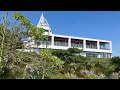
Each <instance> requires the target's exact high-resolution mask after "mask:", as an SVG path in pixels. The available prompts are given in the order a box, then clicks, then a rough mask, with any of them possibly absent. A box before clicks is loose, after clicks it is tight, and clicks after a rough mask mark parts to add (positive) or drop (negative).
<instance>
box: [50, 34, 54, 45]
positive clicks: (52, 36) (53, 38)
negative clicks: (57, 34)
mask: <svg viewBox="0 0 120 90" xmlns="http://www.w3.org/2000/svg"><path fill="white" fill-rule="evenodd" d="M51 45H52V46H54V36H52V44H51Z"/></svg>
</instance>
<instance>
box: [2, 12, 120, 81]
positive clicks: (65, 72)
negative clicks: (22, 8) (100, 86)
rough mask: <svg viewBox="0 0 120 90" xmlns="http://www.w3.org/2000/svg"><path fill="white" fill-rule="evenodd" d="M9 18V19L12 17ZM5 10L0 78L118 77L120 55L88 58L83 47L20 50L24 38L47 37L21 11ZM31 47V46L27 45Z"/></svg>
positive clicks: (37, 38) (22, 46) (41, 38)
mask: <svg viewBox="0 0 120 90" xmlns="http://www.w3.org/2000/svg"><path fill="white" fill-rule="evenodd" d="M11 18H12V19H11ZM11 18H10V19H9V18H8V12H6V13H5V16H3V17H1V18H0V79H118V78H119V77H118V76H119V75H118V72H119V69H120V57H117V56H116V57H113V58H109V59H98V58H88V57H83V56H81V55H79V53H80V52H81V51H82V50H79V49H77V48H69V49H68V50H51V49H47V48H46V49H43V50H42V51H41V52H40V53H36V52H23V51H18V50H17V49H21V50H24V49H25V46H24V44H23V42H22V41H21V40H22V38H25V37H34V38H35V40H37V41H39V40H43V39H44V40H46V42H47V40H48V36H45V35H43V33H44V30H43V29H41V28H37V27H36V26H34V25H32V24H31V22H30V21H29V20H28V19H27V18H26V17H25V16H23V15H22V14H20V13H18V12H15V13H13V15H12V16H11ZM29 49H30V47H29Z"/></svg>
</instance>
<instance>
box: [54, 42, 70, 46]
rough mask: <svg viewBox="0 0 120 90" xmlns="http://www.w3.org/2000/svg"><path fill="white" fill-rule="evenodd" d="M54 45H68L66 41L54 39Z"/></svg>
mask: <svg viewBox="0 0 120 90" xmlns="http://www.w3.org/2000/svg"><path fill="white" fill-rule="evenodd" d="M54 45H55V46H68V43H67V42H60V41H54Z"/></svg>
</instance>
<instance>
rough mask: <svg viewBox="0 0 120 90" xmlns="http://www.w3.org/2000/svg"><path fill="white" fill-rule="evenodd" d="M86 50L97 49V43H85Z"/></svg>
mask: <svg viewBox="0 0 120 90" xmlns="http://www.w3.org/2000/svg"><path fill="white" fill-rule="evenodd" d="M86 48H89V49H97V41H88V40H87V41H86Z"/></svg>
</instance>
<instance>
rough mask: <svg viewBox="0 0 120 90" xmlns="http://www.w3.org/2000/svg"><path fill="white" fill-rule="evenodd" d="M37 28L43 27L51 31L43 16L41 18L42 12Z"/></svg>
mask: <svg viewBox="0 0 120 90" xmlns="http://www.w3.org/2000/svg"><path fill="white" fill-rule="evenodd" d="M37 27H44V28H45V27H47V28H49V30H51V28H50V26H49V24H48V22H47V20H46V19H45V18H44V16H43V12H42V14H41V17H40V20H39V22H38V25H37Z"/></svg>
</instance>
